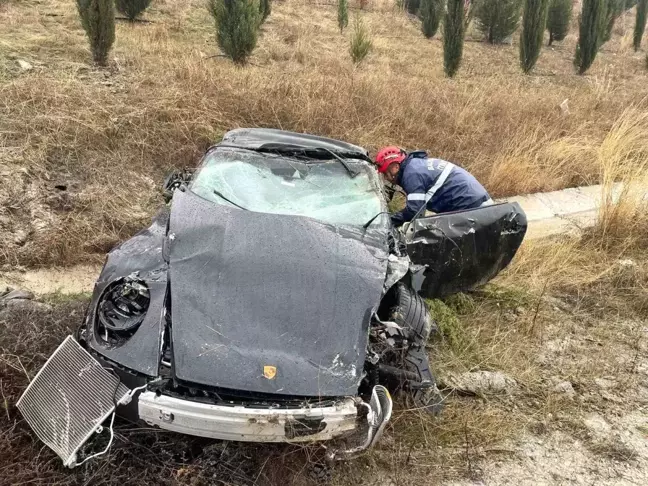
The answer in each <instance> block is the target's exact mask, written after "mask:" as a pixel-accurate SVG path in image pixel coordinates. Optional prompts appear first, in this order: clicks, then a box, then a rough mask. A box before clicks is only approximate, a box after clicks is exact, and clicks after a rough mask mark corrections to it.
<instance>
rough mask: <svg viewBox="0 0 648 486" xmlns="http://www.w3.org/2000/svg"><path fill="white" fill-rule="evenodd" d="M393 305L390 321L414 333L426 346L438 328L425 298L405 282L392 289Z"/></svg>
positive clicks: (417, 339)
mask: <svg viewBox="0 0 648 486" xmlns="http://www.w3.org/2000/svg"><path fill="white" fill-rule="evenodd" d="M392 291H393V292H394V295H393V299H392V302H393V305H392V307H391V310H390V316H389V320H391V321H394V322H395V323H396V324H398V325H399V326H401V327H403V328H406V329H407V330H408V331H410V333H414V335H415V336H416V338H415V339H414V338H413V337H410V339H413V340H416V341H418V342H419V343H421V344H423V345H425V343H426V342H427V340H428V338H429V337H430V334H431V333H432V332H436V330H437V327H436V324H435V323H434V321H433V320H432V318H431V317H430V312H429V310H428V308H427V305H425V301H424V300H423V298H422V297H421V296H420V295H419V294H417V293H416V292H415V291H414V290H413V289H412V288H410V287H408V286H407V285H405V284H404V283H403V282H398V283H397V284H396V285H394V287H392Z"/></svg>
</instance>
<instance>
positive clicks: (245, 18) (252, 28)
mask: <svg viewBox="0 0 648 486" xmlns="http://www.w3.org/2000/svg"><path fill="white" fill-rule="evenodd" d="M208 6H209V11H210V13H211V14H212V16H213V17H214V20H215V22H216V41H217V42H218V46H219V47H220V48H221V49H222V51H223V52H224V53H225V54H227V56H228V57H229V58H230V59H232V61H234V62H235V63H236V64H245V63H246V62H247V58H248V57H249V56H250V54H252V51H253V50H254V48H255V47H256V42H257V34H258V28H259V19H260V13H259V5H258V4H257V3H256V1H254V0H209V4H208Z"/></svg>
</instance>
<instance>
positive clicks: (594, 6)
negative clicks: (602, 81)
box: [574, 0, 605, 74]
mask: <svg viewBox="0 0 648 486" xmlns="http://www.w3.org/2000/svg"><path fill="white" fill-rule="evenodd" d="M603 2H604V0H583V10H582V12H581V15H580V18H579V22H578V44H577V45H576V56H575V58H574V64H575V65H576V67H577V69H578V74H584V73H585V72H586V71H587V70H588V69H589V68H590V66H591V65H592V63H593V62H594V59H595V58H596V53H597V52H598V49H599V45H600V38H601V33H600V31H601V27H602V25H603V22H602V20H601V19H602V16H603V14H604V8H605V5H604V3H603Z"/></svg>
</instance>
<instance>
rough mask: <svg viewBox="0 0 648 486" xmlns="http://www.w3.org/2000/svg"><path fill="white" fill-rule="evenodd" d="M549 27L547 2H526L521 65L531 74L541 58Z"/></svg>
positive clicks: (541, 0) (521, 43) (538, 0)
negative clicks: (545, 35)
mask: <svg viewBox="0 0 648 486" xmlns="http://www.w3.org/2000/svg"><path fill="white" fill-rule="evenodd" d="M546 25H547V0H525V2H524V14H523V16H522V35H521V36H520V64H521V66H522V70H523V71H524V72H525V73H529V72H530V71H531V69H533V66H535V63H536V62H537V61H538V57H540V50H541V49H542V39H543V37H544V30H545V26H546Z"/></svg>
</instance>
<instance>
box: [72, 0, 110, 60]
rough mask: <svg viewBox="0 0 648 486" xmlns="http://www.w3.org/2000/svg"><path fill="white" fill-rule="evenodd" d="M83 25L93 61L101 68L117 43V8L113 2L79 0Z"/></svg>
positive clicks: (78, 7) (78, 6)
mask: <svg viewBox="0 0 648 486" xmlns="http://www.w3.org/2000/svg"><path fill="white" fill-rule="evenodd" d="M77 9H78V10H79V16H80V17H81V25H82V26H83V29H84V30H85V32H86V34H87V36H88V40H89V41H90V49H91V50H92V59H93V60H94V62H96V63H97V64H99V65H100V66H105V65H106V64H107V62H108V53H109V52H110V49H111V48H112V45H113V42H115V7H114V5H113V2H112V0H77Z"/></svg>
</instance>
